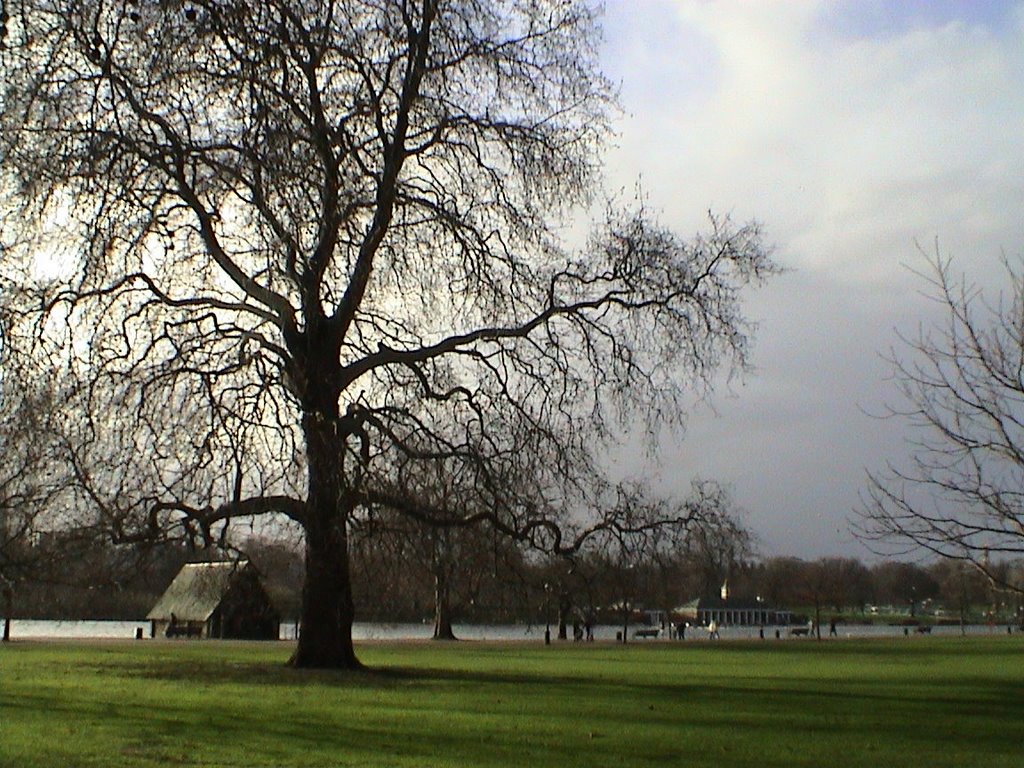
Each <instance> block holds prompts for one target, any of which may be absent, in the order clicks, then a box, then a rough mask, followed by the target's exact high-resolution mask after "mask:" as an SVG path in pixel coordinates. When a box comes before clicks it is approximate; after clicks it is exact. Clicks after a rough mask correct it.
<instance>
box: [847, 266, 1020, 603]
mask: <svg viewBox="0 0 1024 768" xmlns="http://www.w3.org/2000/svg"><path fill="white" fill-rule="evenodd" d="M1005 269H1006V278H1007V279H1006V283H1005V290H1004V291H1002V292H1000V293H999V294H998V295H996V296H992V295H989V296H986V295H985V294H984V292H983V291H982V290H980V289H979V288H978V287H977V286H976V285H975V284H974V283H972V282H970V281H969V280H968V279H967V278H966V277H963V276H960V275H958V274H957V273H956V272H955V271H954V269H953V265H952V262H951V261H950V260H949V259H947V258H945V257H943V256H941V255H939V254H936V255H935V256H934V258H932V259H930V261H929V268H928V270H927V271H925V272H923V273H922V278H923V279H924V280H926V282H927V287H928V289H929V295H930V296H932V297H933V298H934V299H935V301H936V302H937V304H938V305H939V307H940V309H941V310H942V313H943V320H942V321H941V322H939V323H936V324H935V325H931V326H927V327H922V329H921V330H920V332H919V333H918V334H917V335H916V336H912V337H904V338H902V339H901V341H902V345H901V347H900V348H899V349H897V350H895V351H894V352H893V354H892V355H891V362H892V365H893V368H894V380H895V382H896V384H897V386H898V388H899V394H900V396H901V397H900V401H899V402H898V403H897V404H895V405H894V406H893V407H892V408H891V410H890V412H889V413H888V416H889V417H890V418H895V419H899V420H901V421H904V422H905V423H906V424H907V426H909V427H910V429H911V430H912V435H913V437H912V438H911V440H910V449H911V455H910V456H909V458H908V459H907V460H906V461H903V462H893V463H890V464H889V465H888V466H887V467H886V468H885V469H884V470H881V471H878V472H875V473H872V474H871V475H870V476H869V485H868V491H867V493H866V494H865V498H864V503H863V504H862V506H861V508H860V510H859V518H858V520H857V523H856V524H857V532H858V534H859V535H860V537H861V538H862V539H864V540H865V541H868V542H871V543H874V544H877V545H878V546H879V547H881V548H885V547H895V548H897V549H901V550H925V551H927V552H930V553H932V554H935V555H939V556H941V557H944V558H950V559H953V560H959V561H962V562H968V563H972V564H973V565H974V566H975V567H977V568H978V569H980V570H981V571H982V572H983V573H984V574H985V575H986V576H987V577H988V578H989V579H990V580H991V581H992V582H993V583H995V584H997V585H998V586H999V587H1002V588H1008V589H1012V590H1015V591H1017V592H1021V591H1022V590H1024V585H1022V584H1021V583H1019V582H1017V581H1014V580H1013V579H1009V578H1007V577H1006V574H1008V573H1009V571H1008V570H1007V569H1005V568H998V567H997V565H998V563H999V562H1001V561H1003V560H1005V559H1007V558H1012V557H1016V556H1020V555H1021V554H1024V275H1022V274H1021V272H1020V270H1019V267H1017V266H1014V265H1013V264H1011V263H1010V262H1006V264H1005Z"/></svg>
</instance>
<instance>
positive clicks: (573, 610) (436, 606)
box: [17, 526, 1024, 639]
mask: <svg viewBox="0 0 1024 768" xmlns="http://www.w3.org/2000/svg"><path fill="white" fill-rule="evenodd" d="M362 542H365V544H366V546H360V543H361V541H360V540H359V539H358V538H357V543H356V546H355V547H354V548H353V552H352V565H353V570H354V572H355V573H357V574H358V575H359V577H360V578H359V583H360V584H361V585H364V586H363V587H362V588H361V589H360V590H358V591H357V592H356V594H355V605H356V615H357V617H358V618H359V619H360V620H364V621H414V622H419V621H424V622H428V621H432V622H433V623H434V633H435V637H437V638H440V639H447V638H452V637H454V636H455V633H454V631H453V624H456V623H462V622H465V623H474V622H480V623H484V622H496V623H512V622H530V623H539V624H543V623H545V622H546V621H549V622H551V623H552V624H553V625H554V627H555V628H556V630H557V632H558V633H559V634H560V635H561V636H565V633H566V631H567V629H566V628H567V627H569V626H571V625H572V624H573V623H575V622H583V621H584V620H585V619H586V618H590V619H591V620H597V621H604V622H608V621H611V622H618V621H621V620H622V619H623V616H622V614H623V613H624V612H628V613H629V614H632V615H634V616H635V615H636V614H637V613H638V612H639V611H641V610H644V609H649V610H661V611H665V612H671V611H672V610H673V609H675V608H677V607H679V606H682V605H683V604H685V603H686V602H688V601H690V600H693V599H694V598H698V597H712V596H716V595H718V594H719V590H720V588H721V587H722V585H723V584H725V583H727V584H728V589H729V594H730V596H731V597H733V598H735V599H739V600H745V601H751V602H752V601H755V600H761V601H763V602H764V603H765V604H767V605H773V606H777V607H785V608H789V609H791V610H794V611H795V612H797V613H802V614H804V615H807V616H810V617H815V618H816V619H817V620H818V621H819V622H820V621H821V620H822V619H823V618H824V619H825V620H827V619H828V618H831V617H834V616H837V615H843V616H847V617H850V616H855V617H857V618H860V617H861V616H863V617H870V616H871V615H872V614H873V613H875V612H878V613H879V614H881V615H882V616H885V615H886V614H893V613H900V614H905V615H907V616H909V617H916V618H919V619H923V618H925V617H932V618H940V619H942V620H946V621H964V622H971V621H979V620H989V619H992V620H999V621H1003V620H1007V621H1009V620H1019V619H1020V618H1021V617H1020V599H1019V594H1014V593H1012V592H1008V591H1006V590H1003V589H999V588H998V587H997V586H996V585H995V584H994V583H993V581H991V580H989V579H988V578H987V577H986V576H985V575H984V574H983V573H982V572H981V571H979V570H978V569H976V568H974V567H972V566H970V565H967V564H963V563H957V562H954V561H951V560H948V559H942V560H937V561H935V562H932V563H929V564H921V563H913V562H901V561H885V562H878V563H874V564H870V565H869V564H865V563H864V562H862V561H860V560H858V559H856V558H849V557H826V558H820V559H816V560H803V559H799V558H795V557H767V558H757V557H755V556H754V555H753V553H752V551H751V547H750V544H751V540H750V537H749V535H748V534H747V532H746V531H745V530H744V529H743V528H742V527H740V526H735V527H734V528H732V529H731V530H719V531H717V537H714V540H712V537H709V536H707V535H698V536H691V537H689V538H688V539H687V540H686V541H685V542H683V543H682V545H681V546H665V547H663V548H662V549H660V550H658V551H650V552H647V553H645V554H644V555H643V556H642V557H641V558H640V559H638V560H636V561H634V562H625V561H624V560H623V559H622V557H621V553H619V552H618V551H616V550H611V549H605V550H603V551H602V550H599V549H593V550H589V551H587V552H584V553H581V554H580V555H579V556H577V557H575V558H572V559H563V558H558V559H552V558H538V557H536V556H534V555H532V554H531V553H530V552H529V551H527V550H525V549H524V548H523V547H517V546H515V545H514V544H513V543H512V542H510V541H509V540H508V539H507V538H505V537H501V536H497V535H493V534H488V533H487V532H485V531H483V530H481V529H462V530H459V531H452V530H444V531H437V532H435V534H434V536H433V537H430V536H427V537H419V538H416V537H409V536H407V535H403V534H399V533H397V532H395V531H392V532H390V533H388V534H382V533H380V532H379V531H378V532H375V534H374V535H373V536H372V537H367V538H365V539H363V540H362ZM679 543H680V542H676V544H679ZM48 546H56V542H51V543H49V544H47V543H46V542H41V543H39V544H38V545H37V548H38V549H39V552H37V553H36V556H37V557H40V558H42V559H47V557H48V556H47V553H46V549H47V547H48ZM723 553H725V555H723ZM206 554H207V555H209V553H206ZM222 554H223V553H219V554H218V555H217V556H221V555H222ZM235 554H236V555H239V556H240V555H243V554H244V556H246V557H248V558H250V559H251V560H252V561H253V562H254V563H255V564H256V566H257V568H258V569H259V570H260V572H261V573H262V574H263V577H264V580H265V583H266V586H267V589H268V591H269V592H270V594H271V597H272V599H273V601H274V602H275V604H276V605H277V607H278V608H279V609H280V610H281V612H282V614H283V615H284V616H285V617H291V618H297V617H298V616H299V614H300V606H301V588H302V583H303V578H304V572H303V570H304V565H303V556H302V549H301V546H300V545H299V543H298V542H297V541H295V540H289V539H284V538H276V539H270V538H266V537H260V536H254V537H251V538H249V539H248V540H246V541H245V542H244V543H243V545H242V546H241V547H240V549H239V550H238V551H236V552H235ZM203 555H204V553H201V552H195V551H190V550H188V549H187V548H185V547H181V546H164V547H161V548H158V549H156V550H149V551H146V552H135V553H131V552H126V551H125V550H124V549H123V548H118V547H113V546H111V547H93V548H92V549H91V550H90V552H89V553H88V554H87V555H86V556H83V557H80V558H75V559H73V560H70V561H68V560H63V559H61V560H55V563H57V562H59V567H54V568H52V569H50V570H48V571H43V572H40V574H39V578H36V579H34V580H32V581H29V582H27V583H25V584H23V585H21V587H20V589H19V592H18V605H17V615H20V616H24V617H35V618H66V619H73V618H90V619H109V618H122V619H137V618H139V617H140V616H143V615H145V613H146V612H147V611H148V610H149V608H150V607H151V606H152V604H153V603H154V602H155V600H156V599H157V597H158V596H159V595H160V593H161V592H162V590H163V589H164V588H165V587H166V585H167V584H168V583H169V582H170V580H171V579H172V578H173V576H174V574H175V573H176V572H177V570H178V569H179V568H180V567H181V565H182V564H183V563H185V562H188V561H190V560H195V559H196V558H197V557H201V556H203ZM989 567H990V568H991V569H994V570H995V571H997V572H998V573H999V576H1000V578H1001V579H1002V580H1005V581H1006V582H1010V583H1021V582H1022V581H1024V562H1021V561H1015V562H1011V561H1003V562H1000V563H992V564H990V566H989ZM858 615H861V616H858Z"/></svg>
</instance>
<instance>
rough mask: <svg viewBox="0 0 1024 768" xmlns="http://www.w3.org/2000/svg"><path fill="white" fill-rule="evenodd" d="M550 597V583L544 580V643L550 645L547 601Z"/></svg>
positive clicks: (549, 618) (549, 621)
mask: <svg viewBox="0 0 1024 768" xmlns="http://www.w3.org/2000/svg"><path fill="white" fill-rule="evenodd" d="M550 599H551V585H550V584H548V583H547V582H546V581H545V582H544V645H551V612H550V610H549V605H548V604H549V602H550Z"/></svg>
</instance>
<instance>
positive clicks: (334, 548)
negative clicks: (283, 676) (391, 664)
mask: <svg viewBox="0 0 1024 768" xmlns="http://www.w3.org/2000/svg"><path fill="white" fill-rule="evenodd" d="M303 428H304V431H305V434H306V449H307V458H308V461H309V495H308V497H307V500H306V521H305V535H306V580H305V583H304V584H303V586H302V614H301V619H300V632H299V643H298V647H297V648H296V649H295V654H294V655H293V656H292V659H291V663H292V665H293V666H296V667H312V668H320V669H359V668H361V667H362V665H361V664H360V663H359V660H358V659H357V658H356V655H355V649H354V648H353V646H352V622H353V620H354V618H355V605H354V603H353V600H352V581H351V575H350V573H349V559H348V530H347V527H346V525H347V522H346V521H347V512H348V511H350V509H351V507H352V504H351V502H349V503H346V501H347V500H346V499H345V498H344V496H343V494H342V484H341V463H340V462H341V458H340V457H341V452H342V447H343V446H342V445H341V442H340V440H339V439H338V436H337V434H336V433H335V419H332V418H321V417H319V415H309V416H307V417H306V418H305V419H304V420H303Z"/></svg>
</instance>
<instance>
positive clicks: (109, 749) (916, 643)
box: [0, 636, 1024, 768]
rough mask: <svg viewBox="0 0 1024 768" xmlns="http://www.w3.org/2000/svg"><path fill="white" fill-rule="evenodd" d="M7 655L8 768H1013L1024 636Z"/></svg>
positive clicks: (4, 741) (72, 650) (2, 744)
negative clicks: (331, 664)
mask: <svg viewBox="0 0 1024 768" xmlns="http://www.w3.org/2000/svg"><path fill="white" fill-rule="evenodd" d="M289 651H290V648H289V647H288V646H287V645H286V644H262V645H261V644H234V643H220V642H171V643H167V642H140V643H92V644H89V643H73V644H57V643H14V644H11V645H10V646H7V647H3V648H0V765H2V766H4V767H5V768H6V767H7V766H18V768H29V767H30V766H46V768H50V767H51V766H157V765H160V766H166V765H172V766H177V765H194V766H336V765H337V766H392V765H394V766H554V765H559V766H616V767H617V768H621V767H622V766H643V765H651V766H654V765H659V766H664V765H673V766H717V767H719V768H721V767H723V766H747V765H749V766H797V765H801V766H802V765H808V766H810V765H813V766H819V767H822V766H824V767H825V768H832V767H834V766H872V768H878V767H879V766H930V767H933V766H963V765H965V764H967V763H968V762H970V763H971V764H972V765H979V766H985V768H996V767H997V766H1014V768H1019V766H1022V765H1024V664H1022V661H1024V636H1014V637H991V638H967V639H965V638H910V639H901V640H898V641H894V640H871V641H834V642H826V643H815V642H812V641H790V642H775V643H772V642H768V643H717V644H714V645H707V644H696V643H694V644H687V645H686V646H678V645H677V646H673V645H670V644H667V643H650V644H647V645H644V644H641V643H637V644H633V645H630V646H627V647H621V646H611V645H590V646H581V645H572V644H569V645H561V646H557V645H556V646H552V647H550V648H545V647H543V646H541V645H537V646H529V647H527V646H523V645H497V644H481V643H459V644H452V645H434V644H429V643H421V644H417V643H405V644H390V645H367V646H363V647H361V649H360V655H361V658H362V659H363V660H364V662H365V663H367V664H368V665H370V667H371V669H370V670H369V671H367V672H365V673H325V672H308V671H296V670H292V669H288V668H286V667H285V666H284V662H285V660H286V659H287V657H288V654H289Z"/></svg>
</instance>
